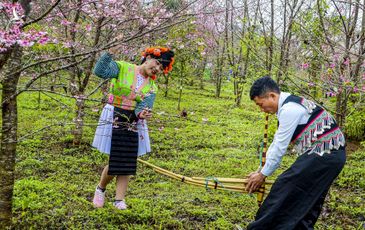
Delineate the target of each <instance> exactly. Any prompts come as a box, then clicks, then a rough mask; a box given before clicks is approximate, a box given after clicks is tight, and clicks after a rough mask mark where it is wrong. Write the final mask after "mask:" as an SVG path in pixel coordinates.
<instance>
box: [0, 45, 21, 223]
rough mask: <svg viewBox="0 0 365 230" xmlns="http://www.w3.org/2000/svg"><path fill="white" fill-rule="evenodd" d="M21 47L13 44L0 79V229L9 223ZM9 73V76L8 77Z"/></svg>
mask: <svg viewBox="0 0 365 230" xmlns="http://www.w3.org/2000/svg"><path fill="white" fill-rule="evenodd" d="M22 55H23V51H22V48H20V47H19V46H15V47H14V48H13V52H12V55H11V57H10V58H9V60H8V63H7V70H6V74H5V78H4V79H3V81H2V86H3V90H2V97H1V98H2V101H1V102H2V104H1V105H2V127H1V134H2V135H1V148H0V182H1V186H0V229H5V228H6V227H8V226H10V225H11V217H12V197H13V188H14V168H15V157H16V145H17V127H18V110H17V97H16V96H15V95H16V90H17V85H18V81H19V77H20V73H18V74H16V75H14V74H13V73H14V70H17V69H19V68H20V65H21V58H22ZM10 75H11V77H9V76H10Z"/></svg>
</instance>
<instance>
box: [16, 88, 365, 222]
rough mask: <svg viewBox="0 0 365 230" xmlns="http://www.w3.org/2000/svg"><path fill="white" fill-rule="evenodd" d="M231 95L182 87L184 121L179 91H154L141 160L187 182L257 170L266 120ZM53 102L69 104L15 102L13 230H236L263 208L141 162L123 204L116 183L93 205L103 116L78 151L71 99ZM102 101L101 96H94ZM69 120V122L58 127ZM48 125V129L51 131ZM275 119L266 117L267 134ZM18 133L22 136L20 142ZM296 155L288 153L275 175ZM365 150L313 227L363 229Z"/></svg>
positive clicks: (102, 161) (91, 117)
mask: <svg viewBox="0 0 365 230" xmlns="http://www.w3.org/2000/svg"><path fill="white" fill-rule="evenodd" d="M231 94H232V93H231V89H230V88H229V87H228V86H226V87H225V88H224V90H223V95H222V98H215V97H213V95H214V90H213V88H212V87H207V90H203V91H199V90H197V89H195V88H186V89H184V94H183V97H182V104H181V108H185V109H186V110H187V112H188V117H187V118H180V117H179V111H177V110H176V108H177V95H178V94H177V91H171V92H170V95H169V97H168V98H163V97H162V95H163V93H162V92H160V94H159V95H158V98H157V101H156V104H155V107H154V117H153V119H152V120H151V121H150V122H149V128H150V136H151V140H152V143H153V144H152V148H153V152H152V153H151V154H150V155H148V156H144V157H143V159H144V160H147V161H149V162H151V163H153V164H156V165H157V166H159V167H163V168H165V169H168V170H171V171H173V172H176V173H179V174H183V175H186V176H199V177H208V176H215V177H218V176H219V177H237V178H241V177H244V176H245V175H247V174H248V173H250V172H251V171H253V170H256V169H257V168H258V165H259V159H258V157H257V146H258V145H259V143H260V140H261V139H262V136H263V127H264V125H263V122H264V115H263V114H261V113H259V111H258V109H257V108H256V107H255V105H254V103H252V102H251V101H249V100H248V99H247V97H244V99H243V105H242V107H241V108H236V107H234V100H233V99H232V98H231V97H232V96H231ZM52 97H56V98H58V99H59V100H61V101H62V102H63V103H64V104H65V105H63V106H61V105H60V103H58V102H56V101H54V100H53V99H51V98H50V97H48V96H44V95H41V104H40V105H38V101H37V98H38V93H27V94H22V95H21V96H20V97H19V99H18V100H19V137H20V139H21V140H22V142H20V143H19V145H18V152H17V164H16V184H15V190H14V202H13V212H14V218H13V224H14V229H238V228H239V227H241V228H245V227H246V226H247V224H248V223H249V222H250V221H252V220H253V218H254V215H255V213H256V211H257V208H258V207H257V204H256V197H254V196H249V195H247V194H241V193H234V192H226V191H211V190H208V191H207V190H205V188H203V187H195V186H192V185H187V184H184V183H181V182H179V181H176V180H172V179H170V178H168V177H166V176H163V175H160V174H156V173H155V172H154V171H153V170H152V169H150V168H148V167H146V166H144V165H142V164H139V165H138V172H137V175H136V176H135V177H133V178H132V179H131V181H130V185H129V190H128V195H127V200H126V201H127V204H128V205H129V209H128V210H126V211H119V210H116V209H115V208H113V207H112V205H111V201H112V200H113V196H114V191H115V185H114V183H111V184H110V186H109V187H108V189H107V200H108V203H107V204H106V206H105V207H104V208H101V209H94V208H93V207H92V204H91V200H92V196H93V192H94V189H95V186H96V184H97V182H98V180H99V175H100V172H101V170H102V168H103V167H104V165H106V164H107V156H106V155H103V154H101V153H99V152H97V151H96V150H93V149H92V148H91V147H90V143H91V142H92V139H93V134H94V130H95V127H96V125H97V120H98V116H99V113H98V112H95V111H93V110H92V109H91V108H98V107H99V108H101V105H98V104H96V103H94V102H93V103H92V102H89V103H88V109H87V111H86V117H85V123H86V124H88V125H87V126H85V129H84V139H83V140H84V143H83V145H82V146H81V147H78V148H76V147H74V146H72V144H71V141H72V125H71V124H72V119H73V117H74V104H73V103H74V101H73V100H72V99H65V98H60V97H58V96H54V95H53V96H52ZM95 97H96V98H97V97H100V95H96V96H95ZM59 123H63V126H59V125H57V124H59ZM46 126H47V128H45V129H44V127H46ZM275 128H276V121H275V119H274V117H270V138H272V136H273V133H274V132H275ZM22 137H26V138H24V139H22ZM294 159H295V156H293V155H288V156H286V157H284V161H283V164H282V166H281V167H280V168H279V170H277V172H276V173H275V174H274V175H273V178H275V177H276V176H277V175H279V174H280V173H281V172H283V171H284V170H285V169H286V168H287V167H288V166H289V165H290V164H291V163H292V162H293V161H294ZM364 168H365V150H364V148H361V149H360V150H359V151H357V152H354V153H351V154H350V155H349V157H348V161H347V164H346V167H345V169H344V170H343V172H342V173H341V175H340V177H339V178H338V179H337V180H336V182H335V184H334V186H332V189H331V191H330V194H329V196H328V197H327V199H326V202H325V205H324V211H323V213H322V215H321V217H320V219H319V221H318V224H317V226H316V228H317V229H362V228H363V227H362V226H363V224H364V219H365V205H364V203H365V202H364V201H365V192H364V191H365V173H364V172H365V170H364Z"/></svg>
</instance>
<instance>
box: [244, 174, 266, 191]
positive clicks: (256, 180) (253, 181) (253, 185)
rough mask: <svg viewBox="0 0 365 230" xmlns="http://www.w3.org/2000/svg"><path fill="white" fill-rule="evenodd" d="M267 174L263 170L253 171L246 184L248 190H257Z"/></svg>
mask: <svg viewBox="0 0 365 230" xmlns="http://www.w3.org/2000/svg"><path fill="white" fill-rule="evenodd" d="M265 178H266V176H265V175H264V174H262V173H261V172H252V173H250V175H249V176H248V181H247V185H246V191H248V192H249V193H253V192H255V191H256V190H257V189H259V188H260V187H261V185H262V184H263V183H264V181H265Z"/></svg>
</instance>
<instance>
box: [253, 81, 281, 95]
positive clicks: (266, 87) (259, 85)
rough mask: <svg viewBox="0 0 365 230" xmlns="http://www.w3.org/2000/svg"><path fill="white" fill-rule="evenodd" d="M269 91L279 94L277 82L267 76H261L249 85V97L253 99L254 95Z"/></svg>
mask: <svg viewBox="0 0 365 230" xmlns="http://www.w3.org/2000/svg"><path fill="white" fill-rule="evenodd" d="M269 92H274V93H278V94H280V89H279V86H278V84H276V82H275V81H274V80H273V79H272V78H271V77H269V76H265V77H261V78H259V79H257V80H256V81H255V82H254V83H253V85H252V86H251V90H250V98H251V100H253V99H254V98H255V97H262V96H265V94H267V93H269Z"/></svg>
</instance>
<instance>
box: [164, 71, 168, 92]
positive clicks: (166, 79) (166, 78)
mask: <svg viewBox="0 0 365 230" xmlns="http://www.w3.org/2000/svg"><path fill="white" fill-rule="evenodd" d="M168 92H169V76H168V75H167V76H166V77H165V93H164V97H167V94H168Z"/></svg>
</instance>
